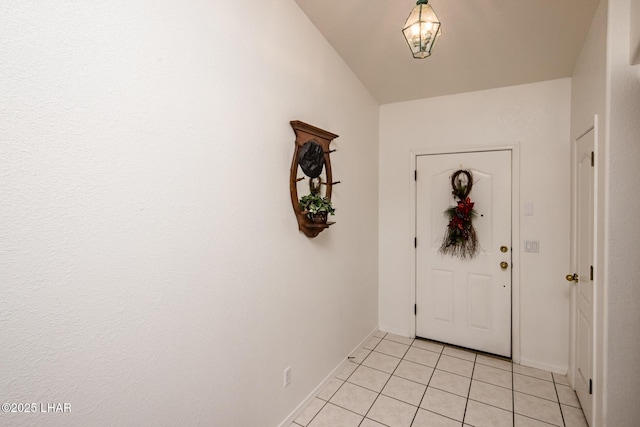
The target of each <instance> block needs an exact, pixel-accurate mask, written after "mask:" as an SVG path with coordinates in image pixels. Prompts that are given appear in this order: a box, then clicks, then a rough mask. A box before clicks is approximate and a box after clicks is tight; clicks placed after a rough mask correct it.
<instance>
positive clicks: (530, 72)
mask: <svg viewBox="0 0 640 427" xmlns="http://www.w3.org/2000/svg"><path fill="white" fill-rule="evenodd" d="M296 2H297V3H298V5H299V6H300V8H301V9H302V10H303V11H304V12H305V13H306V14H307V16H308V17H309V19H310V20H311V21H312V22H313V23H314V24H315V25H316V27H318V29H319V30H320V32H321V33H322V34H323V35H324V37H325V38H326V39H327V40H328V41H329V43H331V45H332V46H333V47H334V49H335V50H336V51H337V52H338V54H340V55H341V56H342V58H343V59H344V61H345V62H346V63H347V64H348V65H349V67H351V69H352V70H353V72H354V73H355V74H356V75H357V76H358V78H359V79H360V80H361V81H362V83H363V84H364V85H365V86H366V87H367V89H368V90H369V91H370V92H371V94H372V95H373V96H374V97H375V98H376V100H377V101H378V102H379V103H380V104H387V103H392V102H401V101H408V100H413V99H421V98H428V97H433V96H440V95H449V94H454V93H461V92H470V91H476V90H483V89H491V88H496V87H502V86H511V85H518V84H525V83H532V82H537V81H543V80H553V79H558V78H563V77H569V76H571V73H572V70H573V66H574V63H575V61H576V59H577V58H578V55H579V53H580V49H581V47H582V44H583V42H584V40H585V37H586V35H587V32H588V31H589V27H590V25H591V21H592V19H593V16H594V13H595V10H596V8H597V6H598V3H599V0H536V1H531V0H431V1H430V2H429V4H430V5H431V6H432V7H433V9H434V10H435V12H436V14H437V15H438V18H440V21H441V22H442V36H441V37H440V39H439V40H438V43H437V45H436V46H435V47H434V49H433V54H432V55H431V57H429V58H426V59H413V57H412V56H411V53H410V51H409V47H408V46H407V43H406V41H405V40H404V38H403V36H402V31H401V30H402V27H403V25H404V22H405V20H406V19H407V16H408V15H409V12H410V11H411V9H412V8H413V7H414V6H415V4H416V2H415V0H296Z"/></svg>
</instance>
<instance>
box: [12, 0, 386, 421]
mask: <svg viewBox="0 0 640 427" xmlns="http://www.w3.org/2000/svg"><path fill="white" fill-rule="evenodd" d="M0 63H2V67H0V88H1V89H0V200H1V201H2V204H1V207H0V241H1V242H2V244H1V245H0V284H1V286H0V292H1V293H0V335H1V336H2V345H1V346H0V361H1V362H0V366H1V368H0V372H1V374H0V401H2V402H12V401H13V402H37V403H40V402H45V403H46V402H69V403H71V405H72V412H71V414H70V415H69V414H39V415H29V416H27V415H23V414H17V415H12V414H9V415H6V414H0V424H3V425H6V424H11V425H21V424H24V425H27V424H28V425H32V424H37V425H78V426H87V425H215V426H220V427H222V426H229V427H237V426H260V427H262V426H273V425H277V424H278V423H279V422H280V421H282V420H283V419H284V418H285V417H286V416H287V415H288V414H289V413H290V412H291V411H292V410H293V409H294V408H295V407H296V406H297V405H298V404H299V403H300V402H301V401H302V400H303V399H304V398H305V397H306V396H307V394H308V393H309V392H310V391H311V390H312V389H313V388H314V387H315V386H317V385H318V384H319V383H320V381H322V380H323V379H324V377H325V376H326V375H327V374H328V373H329V372H330V371H331V370H332V369H333V368H334V367H335V366H336V365H337V364H338V363H339V362H340V361H341V360H342V358H344V357H345V356H346V355H347V353H348V352H349V351H350V350H351V349H352V348H353V347H354V346H355V345H356V344H357V343H358V342H360V340H362V339H363V338H364V337H365V336H366V335H367V334H368V333H369V332H370V331H371V330H372V329H373V328H374V327H375V326H376V325H377V270H376V264H377V222H378V218H377V203H378V202H377V198H378V189H377V174H378V152H377V146H378V106H377V105H376V103H375V102H374V101H373V99H372V98H371V97H370V95H369V94H368V93H367V92H366V91H365V90H364V88H363V87H362V85H361V84H360V82H359V81H358V80H357V79H356V78H355V77H354V76H353V74H352V73H351V71H350V70H349V69H348V68H347V67H346V66H345V64H344V63H343V62H342V61H341V60H340V58H339V57H338V56H337V54H336V53H335V52H334V51H333V50H332V49H331V48H330V46H329V45H328V44H327V42H326V41H325V40H324V39H323V38H322V37H321V36H320V34H319V33H318V32H317V30H316V29H315V27H314V26H313V25H312V24H311V23H310V22H309V21H308V20H307V18H306V16H304V14H303V13H302V12H301V11H300V10H299V8H298V7H297V5H295V3H294V2H293V1H292V0H276V1H273V2H269V5H268V6H267V5H266V4H265V3H264V2H258V1H254V0H249V1H243V2H237V1H230V0H229V1H215V2H212V1H205V0H196V1H191V2H188V4H187V3H185V2H180V1H176V0H159V1H149V0H144V1H135V2H131V1H123V0H115V1H109V2H104V1H83V2H81V1H71V0H59V1H55V2H52V1H45V2H31V1H13V0H9V1H4V2H2V3H0ZM295 119H297V120H303V121H306V122H309V123H311V124H313V125H316V126H318V127H321V128H325V129H327V130H329V131H332V132H335V133H337V134H339V135H340V138H339V139H338V140H337V143H336V144H335V146H336V147H337V148H338V149H339V151H338V152H337V153H334V154H333V157H332V158H333V159H334V163H333V167H334V169H333V170H334V176H335V177H336V178H337V179H339V180H341V181H342V182H343V184H341V185H339V186H337V187H335V189H334V201H335V205H336V207H337V210H338V212H337V215H336V217H335V218H336V220H337V224H336V225H335V226H334V227H332V229H331V230H329V231H328V232H325V233H323V234H321V235H320V236H319V237H318V238H317V239H315V240H309V239H307V238H306V237H304V236H303V235H301V234H300V233H299V232H298V231H297V224H296V221H295V218H294V215H293V211H292V209H291V201H290V199H289V190H288V186H289V184H288V178H289V166H290V164H291V155H292V152H293V140H294V134H293V131H292V130H291V128H290V126H289V121H290V120H295ZM287 366H291V367H292V374H293V375H292V378H293V382H292V384H291V386H289V387H288V388H286V389H284V388H283V386H282V380H283V369H284V368H285V367H287Z"/></svg>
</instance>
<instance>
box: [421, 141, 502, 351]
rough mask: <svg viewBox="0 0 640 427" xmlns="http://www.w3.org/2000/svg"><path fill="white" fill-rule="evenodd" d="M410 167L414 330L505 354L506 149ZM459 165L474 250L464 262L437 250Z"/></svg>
mask: <svg viewBox="0 0 640 427" xmlns="http://www.w3.org/2000/svg"><path fill="white" fill-rule="evenodd" d="M416 165H417V166H416V169H417V178H416V181H417V182H416V238H417V243H416V335H417V336H419V337H422V338H429V339H433V340H437V341H442V342H446V343H450V344H455V345H459V346H462V347H467V348H471V349H475V350H481V351H485V352H488V353H493V354H497V355H501V356H505V357H511V151H510V150H498V151H484V152H469V153H455V154H436V155H424V156H417V159H416ZM459 169H468V170H470V171H471V172H472V174H473V188H472V190H471V193H470V195H469V197H470V198H471V200H472V201H473V202H475V206H474V209H475V211H476V212H477V216H476V218H474V219H473V220H472V222H473V225H474V227H475V229H476V231H477V236H478V241H479V244H480V253H479V254H478V255H477V256H476V257H475V258H473V259H471V260H461V259H459V258H456V257H452V256H448V255H442V254H440V253H439V252H438V250H439V248H440V245H441V243H442V239H443V237H444V234H445V229H446V227H447V224H448V223H449V217H448V216H447V215H446V214H445V211H446V209H447V208H449V207H450V206H454V205H455V204H457V202H456V200H454V197H453V195H452V193H451V192H452V188H451V176H452V174H453V173H454V172H455V171H457V170H459ZM503 251H504V252H503ZM503 262H506V263H507V265H506V267H505V266H504V265H503V266H501V263H503Z"/></svg>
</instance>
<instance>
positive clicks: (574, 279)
mask: <svg viewBox="0 0 640 427" xmlns="http://www.w3.org/2000/svg"><path fill="white" fill-rule="evenodd" d="M565 279H567V281H569V282H576V283H578V274H577V273H575V274H567V275H566V276H565Z"/></svg>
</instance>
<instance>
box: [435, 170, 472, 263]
mask: <svg viewBox="0 0 640 427" xmlns="http://www.w3.org/2000/svg"><path fill="white" fill-rule="evenodd" d="M461 175H463V176H464V177H465V178H466V179H465V180H462V179H461ZM472 187H473V175H472V174H471V171H468V170H462V169H461V170H458V171H456V172H455V173H454V174H453V175H451V188H452V189H453V191H452V192H451V193H452V194H453V196H454V197H455V198H456V199H458V204H457V206H452V207H450V208H449V209H447V210H446V211H445V212H444V213H445V214H446V215H448V216H449V224H448V225H447V229H446V230H445V234H444V239H443V240H442V245H441V246H440V249H439V252H440V253H441V254H444V255H451V256H457V257H459V258H461V259H471V258H473V257H475V256H476V255H477V254H478V251H479V246H478V236H477V234H476V230H475V228H474V227H473V223H472V221H471V220H472V218H474V217H475V216H476V211H475V210H474V209H473V206H474V203H473V202H472V201H471V199H470V198H469V194H470V193H471V188H472Z"/></svg>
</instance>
